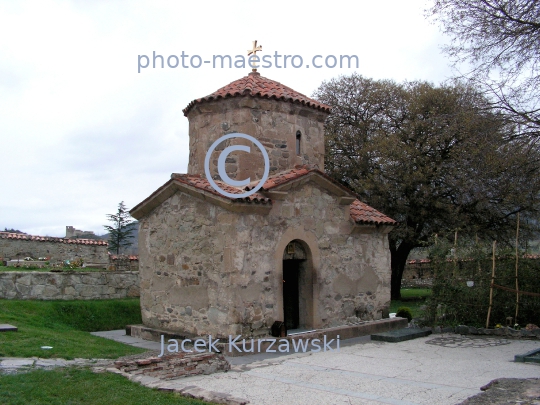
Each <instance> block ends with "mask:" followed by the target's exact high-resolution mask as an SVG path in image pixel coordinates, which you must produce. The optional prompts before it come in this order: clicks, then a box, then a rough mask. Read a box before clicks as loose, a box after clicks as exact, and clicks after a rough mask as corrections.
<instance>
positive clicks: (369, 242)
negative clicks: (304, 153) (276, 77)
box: [139, 182, 390, 336]
mask: <svg viewBox="0 0 540 405" xmlns="http://www.w3.org/2000/svg"><path fill="white" fill-rule="evenodd" d="M299 183H300V182H299ZM362 232H364V233H362ZM288 235H290V236H288ZM295 235H296V236H295ZM289 238H290V239H289ZM291 239H297V240H302V241H303V242H305V247H306V249H307V251H308V252H309V254H310V256H311V257H312V258H313V265H312V271H313V279H312V285H310V288H312V291H313V297H311V305H312V306H313V307H312V308H311V313H312V315H313V317H312V319H313V322H311V324H310V325H308V326H311V327H317V328H327V327H333V326H338V325H344V324H350V323H353V324H354V323H355V322H359V321H361V320H370V319H379V318H381V316H382V311H383V309H386V308H387V307H388V305H389V303H390V254H389V247H388V237H387V233H386V232H383V231H379V230H377V229H375V227H372V228H365V229H364V230H363V231H362V230H361V231H358V229H357V228H356V227H355V226H354V224H353V223H352V221H351V219H350V213H349V206H348V205H339V203H338V198H337V197H336V196H333V195H330V194H329V193H328V192H327V191H326V190H324V189H322V188H321V187H320V186H318V185H317V184H315V183H313V182H309V183H306V184H303V185H302V184H296V186H295V188H293V189H291V190H289V192H288V194H287V196H286V197H285V199H284V200H281V201H279V200H275V201H274V202H273V206H272V209H271V211H270V213H269V214H254V213H234V212H230V211H227V210H225V209H223V208H221V207H219V206H216V205H213V204H212V203H210V202H206V201H202V200H200V199H198V198H195V197H191V196H189V195H187V194H184V193H181V192H177V193H176V194H175V195H173V196H172V197H170V198H169V199H168V200H167V201H165V202H163V203H162V204H161V205H160V206H159V207H158V208H156V209H155V210H154V211H152V212H151V213H150V214H149V215H148V216H147V217H146V218H144V219H142V220H141V222H140V236H139V249H140V251H139V253H140V256H139V260H140V275H141V309H142V317H143V322H144V324H145V325H146V326H149V327H155V328H162V329H166V330H171V331H176V332H183V333H186V334H192V335H198V336H202V335H208V334H212V335H213V336H220V335H227V334H233V335H235V334H242V335H244V336H249V335H252V336H255V335H264V334H267V333H268V330H269V328H270V326H271V325H272V323H273V322H274V320H283V304H282V291H283V280H282V273H280V269H281V266H282V258H283V251H284V248H285V246H286V243H288V242H289V241H290V240H291ZM284 243H285V245H284ZM278 246H282V248H281V247H280V248H278ZM278 250H279V251H278Z"/></svg>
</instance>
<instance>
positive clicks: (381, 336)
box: [371, 328, 431, 343]
mask: <svg viewBox="0 0 540 405" xmlns="http://www.w3.org/2000/svg"><path fill="white" fill-rule="evenodd" d="M428 335H431V329H415V328H403V329H396V330H391V331H388V332H381V333H374V334H373V335H371V340H377V341H381V342H391V343H396V342H404V341H406V340H411V339H417V338H420V337H424V336H428Z"/></svg>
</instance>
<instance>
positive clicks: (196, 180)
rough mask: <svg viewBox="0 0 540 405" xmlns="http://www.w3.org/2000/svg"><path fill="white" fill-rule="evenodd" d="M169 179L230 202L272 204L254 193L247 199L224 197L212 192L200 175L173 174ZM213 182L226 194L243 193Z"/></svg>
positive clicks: (262, 196) (212, 189)
mask: <svg viewBox="0 0 540 405" xmlns="http://www.w3.org/2000/svg"><path fill="white" fill-rule="evenodd" d="M171 177H172V179H173V180H176V181H178V182H180V183H184V184H187V185H189V186H193V187H196V188H198V189H199V190H204V191H207V192H209V193H212V194H215V195H219V196H221V197H224V198H228V199H230V200H232V201H241V202H247V203H262V204H271V203H272V200H270V198H268V197H265V196H264V195H262V194H259V193H254V194H252V195H250V196H248V197H244V198H230V197H226V196H224V195H223V194H220V193H218V192H217V191H216V190H214V188H213V187H212V186H211V185H210V183H209V182H208V180H206V178H204V177H201V176H200V175H197V174H179V173H173V174H172V176H171ZM214 181H215V182H216V184H217V185H218V186H219V187H220V188H221V189H222V190H223V191H227V192H229V193H231V194H242V193H245V190H244V189H240V188H237V187H233V186H230V185H228V184H226V183H223V182H222V181H219V180H214Z"/></svg>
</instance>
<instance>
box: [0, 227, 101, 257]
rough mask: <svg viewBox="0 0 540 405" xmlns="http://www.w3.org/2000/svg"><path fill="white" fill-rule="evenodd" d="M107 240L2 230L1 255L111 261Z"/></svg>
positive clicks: (0, 235)
mask: <svg viewBox="0 0 540 405" xmlns="http://www.w3.org/2000/svg"><path fill="white" fill-rule="evenodd" d="M107 248H108V245H107V242H106V241H97V240H90V239H65V238H53V237H41V236H31V235H20V234H9V233H2V232H0V257H1V258H3V260H9V259H17V258H20V259H24V258H25V257H32V258H34V259H37V258H39V257H47V258H49V260H51V261H58V260H74V259H76V258H79V257H81V258H83V259H84V261H85V262H86V263H104V264H107V263H108V261H109V257H108V251H107Z"/></svg>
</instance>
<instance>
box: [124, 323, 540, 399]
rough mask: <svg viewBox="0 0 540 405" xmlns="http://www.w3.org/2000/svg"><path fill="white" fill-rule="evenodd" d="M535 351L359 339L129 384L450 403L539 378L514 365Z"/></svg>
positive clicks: (452, 339) (520, 346)
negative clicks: (494, 383)
mask: <svg viewBox="0 0 540 405" xmlns="http://www.w3.org/2000/svg"><path fill="white" fill-rule="evenodd" d="M434 339H436V340H435V341H433V340H434ZM345 342H346V341H344V342H343V343H345ZM426 343H429V344H426ZM539 346H540V344H539V342H538V341H524V340H505V339H498V338H497V339H493V338H477V339H470V338H464V337H463V338H462V337H461V336H459V335H453V334H444V335H431V336H428V337H425V338H420V339H415V340H410V341H406V342H401V343H383V342H370V341H369V340H368V339H366V338H364V339H363V340H358V341H357V342H356V344H353V345H349V346H346V347H342V348H341V350H340V351H339V352H326V353H323V352H321V353H312V354H307V353H306V354H300V355H288V356H281V357H277V358H276V357H273V358H266V359H262V360H261V359H260V358H261V357H260V356H261V355H259V358H254V359H253V358H251V359H250V357H248V356H245V357H236V358H233V359H231V360H232V363H233V364H234V365H233V367H232V370H231V371H229V372H227V373H219V374H213V375H209V376H197V377H188V378H184V379H177V380H171V381H160V380H157V379H155V378H150V377H141V376H133V377H132V379H133V380H134V381H139V382H140V383H142V384H144V385H147V386H149V387H161V388H165V389H171V390H178V391H182V392H184V393H188V394H191V395H194V396H199V397H203V398H207V399H211V398H216V393H219V394H221V395H222V396H223V397H224V398H226V397H227V396H230V397H231V398H234V400H233V401H232V402H230V403H245V402H248V401H249V403H250V404H258V405H270V404H276V403H290V404H295V405H303V404H306V405H308V404H309V405H312V404H324V405H328V404H347V405H353V404H365V405H375V404H377V405H380V404H392V405H420V404H426V405H427V404H429V405H433V404H436V405H451V404H452V405H453V404H457V403H459V402H461V401H463V400H464V399H466V398H467V397H470V396H472V395H475V394H478V393H480V387H482V386H484V385H486V384H487V383H489V382H490V381H491V380H494V379H496V378H503V377H506V378H509V377H513V378H538V377H540V366H538V365H535V364H527V363H514V362H513V359H514V355H515V354H520V353H525V352H527V351H530V350H533V349H535V348H538V347H539ZM253 360H256V361H253ZM209 393H210V394H209ZM217 397H219V395H218V396H217ZM241 400H243V401H241ZM234 401H238V402H234Z"/></svg>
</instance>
